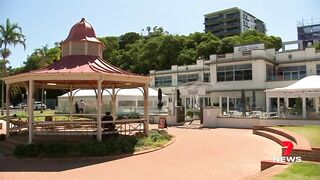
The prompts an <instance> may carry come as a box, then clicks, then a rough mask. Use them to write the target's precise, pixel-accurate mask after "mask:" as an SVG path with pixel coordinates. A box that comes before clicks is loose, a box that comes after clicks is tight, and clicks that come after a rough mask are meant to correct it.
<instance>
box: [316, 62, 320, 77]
mask: <svg viewBox="0 0 320 180" xmlns="http://www.w3.org/2000/svg"><path fill="white" fill-rule="evenodd" d="M317 75H320V64H317Z"/></svg>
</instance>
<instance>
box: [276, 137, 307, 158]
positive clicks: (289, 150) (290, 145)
mask: <svg viewBox="0 0 320 180" xmlns="http://www.w3.org/2000/svg"><path fill="white" fill-rule="evenodd" d="M281 145H282V147H284V148H285V150H284V151H283V153H282V156H280V157H273V161H274V162H281V163H285V162H289V163H290V162H291V163H293V162H301V161H302V158H301V157H300V156H290V155H291V153H292V149H293V143H292V142H291V141H282V142H281Z"/></svg>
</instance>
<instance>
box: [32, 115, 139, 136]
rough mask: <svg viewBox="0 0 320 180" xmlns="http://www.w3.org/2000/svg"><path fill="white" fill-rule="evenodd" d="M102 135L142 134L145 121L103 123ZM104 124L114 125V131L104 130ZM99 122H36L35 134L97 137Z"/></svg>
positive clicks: (34, 125)
mask: <svg viewBox="0 0 320 180" xmlns="http://www.w3.org/2000/svg"><path fill="white" fill-rule="evenodd" d="M101 124H102V134H116V133H118V134H123V135H133V134H135V133H142V132H143V129H144V126H143V124H144V120H143V119H126V120H116V121H102V122H101ZM103 124H114V125H115V128H114V129H113V130H108V129H107V128H103ZM97 126H98V122H97V121H84V120H81V121H49V122H47V121H35V122H33V127H34V128H33V132H34V134H37V135H96V134H97V129H98V128H97Z"/></svg>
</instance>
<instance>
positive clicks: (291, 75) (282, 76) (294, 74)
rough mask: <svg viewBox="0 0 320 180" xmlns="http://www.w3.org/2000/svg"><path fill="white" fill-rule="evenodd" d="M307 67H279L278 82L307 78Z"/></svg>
mask: <svg viewBox="0 0 320 180" xmlns="http://www.w3.org/2000/svg"><path fill="white" fill-rule="evenodd" d="M306 74H307V73H306V66H290V67H279V68H278V77H277V79H276V80H299V79H302V78H304V77H306Z"/></svg>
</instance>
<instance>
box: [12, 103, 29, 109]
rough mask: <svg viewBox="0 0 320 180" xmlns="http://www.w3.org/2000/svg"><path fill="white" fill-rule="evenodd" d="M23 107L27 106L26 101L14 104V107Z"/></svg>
mask: <svg viewBox="0 0 320 180" xmlns="http://www.w3.org/2000/svg"><path fill="white" fill-rule="evenodd" d="M25 107H27V104H26V103H19V104H17V105H15V106H14V109H23V108H25Z"/></svg>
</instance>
